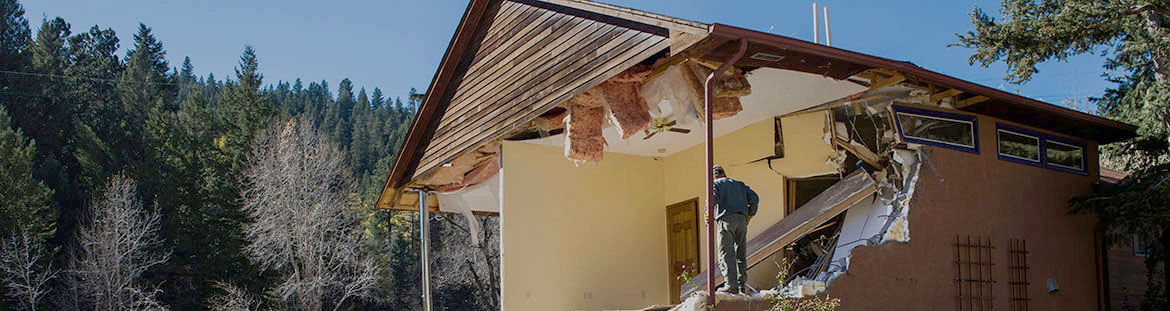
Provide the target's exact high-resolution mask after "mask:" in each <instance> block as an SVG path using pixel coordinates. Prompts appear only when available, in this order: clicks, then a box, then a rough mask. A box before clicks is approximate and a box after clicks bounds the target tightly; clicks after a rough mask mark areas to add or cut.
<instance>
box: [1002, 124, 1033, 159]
mask: <svg viewBox="0 0 1170 311" xmlns="http://www.w3.org/2000/svg"><path fill="white" fill-rule="evenodd" d="M995 134H996V137H997V138H998V139H997V140H996V147H997V148H998V152H999V157H1000V159H1004V160H1015V161H1023V162H1026V163H1028V164H1040V163H1041V161H1040V137H1039V136H1036V135H1032V134H1031V133H1028V132H1026V131H1021V130H1017V129H1014V128H1006V127H1003V126H999V127H998V128H997V129H996V133H995Z"/></svg>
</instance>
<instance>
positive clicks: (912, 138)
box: [894, 106, 979, 153]
mask: <svg viewBox="0 0 1170 311" xmlns="http://www.w3.org/2000/svg"><path fill="white" fill-rule="evenodd" d="M894 114H895V115H896V117H895V118H894V120H895V121H896V122H895V123H897V126H898V134H899V135H901V136H902V140H904V141H907V142H911V143H918V144H923V145H933V146H939V147H946V148H951V149H957V150H962V151H966V152H970V153H979V144H978V141H979V137H978V134H976V133H977V132H978V127H977V126H978V125H977V124H976V120H975V116H969V115H962V114H955V113H947V112H941V111H933V110H923V109H915V108H909V107H902V106H894Z"/></svg>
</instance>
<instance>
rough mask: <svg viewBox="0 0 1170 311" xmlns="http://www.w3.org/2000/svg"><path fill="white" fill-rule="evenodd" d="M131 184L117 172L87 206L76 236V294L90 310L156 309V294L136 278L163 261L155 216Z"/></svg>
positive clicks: (134, 185)
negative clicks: (84, 300) (148, 210)
mask: <svg viewBox="0 0 1170 311" xmlns="http://www.w3.org/2000/svg"><path fill="white" fill-rule="evenodd" d="M136 189H137V185H136V184H135V183H134V181H132V180H130V179H129V178H127V177H125V176H123V175H121V174H119V175H115V176H114V177H112V178H110V182H109V183H108V184H107V185H106V190H105V193H104V194H103V195H102V196H101V197H99V198H97V199H96V200H95V201H94V202H93V204H91V205H90V211H89V217H88V219H86V223H85V224H84V225H83V227H82V228H81V231H80V232H79V233H78V237H77V242H78V252H77V257H76V260H77V261H76V262H75V263H73V265H74V270H73V271H72V272H73V274H74V277H76V280H77V281H78V283H79V284H78V285H79V286H78V287H77V288H78V290H79V291H80V292H81V294H82V296H84V297H86V298H88V300H89V301H88V302H89V303H91V304H92V305H93V307H94V309H95V310H161V309H166V308H165V307H164V306H162V305H161V303H159V302H158V300H157V299H155V296H156V295H157V294H158V290H157V289H155V288H148V287H147V286H146V285H144V284H142V274H143V273H145V272H146V271H147V270H148V269H150V268H151V267H154V266H156V265H159V264H162V263H165V262H166V261H167V259H168V257H169V255H167V254H160V253H157V252H155V251H153V248H154V247H156V246H157V245H159V243H160V241H159V239H158V226H159V218H160V216H159V214H158V213H157V212H149V213H148V212H146V211H145V210H144V209H143V207H142V202H141V200H139V199H138V197H137V194H136V191H137V190H136Z"/></svg>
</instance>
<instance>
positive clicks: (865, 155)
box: [833, 138, 885, 169]
mask: <svg viewBox="0 0 1170 311" xmlns="http://www.w3.org/2000/svg"><path fill="white" fill-rule="evenodd" d="M833 142H834V143H835V144H836V145H837V146H839V147H841V148H842V149H845V150H846V151H849V152H850V153H853V155H855V156H857V158H858V159H861V160H862V161H865V163H866V164H869V165H870V166H872V167H874V168H877V169H882V168H884V167H885V166H883V165H882V164H881V157H878V155H877V154H875V153H873V151H870V150H869V148H867V147H865V146H864V145H861V144H858V143H857V142H846V141H844V140H841V139H840V138H837V139H834V140H833Z"/></svg>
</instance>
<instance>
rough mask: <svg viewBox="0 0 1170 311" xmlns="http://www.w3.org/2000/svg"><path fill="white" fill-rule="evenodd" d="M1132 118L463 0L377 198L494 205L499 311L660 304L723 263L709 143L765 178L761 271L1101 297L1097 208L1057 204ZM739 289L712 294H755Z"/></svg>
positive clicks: (959, 295)
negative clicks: (717, 248) (711, 196)
mask: <svg viewBox="0 0 1170 311" xmlns="http://www.w3.org/2000/svg"><path fill="white" fill-rule="evenodd" d="M709 77H713V78H712V79H710V80H709V79H708V78H709ZM708 105H709V106H710V107H708ZM708 124H709V125H711V127H706V126H705V125H708ZM708 129H710V130H711V132H708V131H707V130H708ZM1134 131H1135V127H1134V126H1131V125H1128V124H1123V123H1119V122H1115V121H1111V120H1107V119H1104V118H1100V117H1096V116H1093V115H1089V114H1085V113H1081V112H1077V111H1073V110H1069V109H1065V108H1061V107H1057V106H1054V105H1050V104H1047V103H1043V102H1039V101H1036V100H1033V99H1029V98H1025V97H1021V96H1017V95H1013V94H1009V93H1006V92H1003V91H999V90H995V89H991V88H988V87H984V86H980V85H977V84H974V83H971V82H967V81H963V80H960V79H956V78H953V77H950V76H946V75H943V74H940V73H936V72H933V71H929V70H927V69H924V68H921V67H918V66H915V65H913V64H911V63H908V62H901V61H894V60H889V59H885V58H881V57H876V56H871V55H866V54H862V53H857V52H852V51H847V50H842V49H838V48H833V47H829V46H825V45H821V44H816V43H812V42H807V41H802V40H798V39H793V38H789V37H784V36H778V35H773V34H769V33H763V32H757V31H752V30H747V29H742V28H736V27H733V26H728V25H724V24H703V23H699V22H694V21H687V20H681V19H677V18H672V17H668V16H662V15H657V14H653V13H648V12H642V11H637V10H633V9H627V8H621V7H615V6H610V5H606V4H601V3H596V2H590V1H582V0H547V1H540V0H507V1H500V0H472V1H471V3H470V4H469V6H468V8H467V11H466V12H465V13H464V15H463V19H462V21H461V22H460V24H459V26H458V28H457V29H456V32H455V35H454V37H453V38H452V40H451V43H450V46H449V47H448V49H447V51H446V54H445V55H444V57H443V60H442V62H441V64H440V67H439V69H438V71H437V72H436V74H435V77H434V79H433V81H432V82H431V85H430V88H429V89H428V90H427V93H426V97H425V99H424V100H423V103H422V105H421V107H420V108H419V113H418V115H417V116H416V119H415V120H414V124H413V126H412V127H411V130H410V132H409V134H408V137H407V138H406V141H405V143H404V146H403V148H402V149H401V151H400V153H399V156H398V158H397V162H396V163H395V164H394V167H393V171H392V172H391V174H390V176H389V178H388V179H387V180H386V185H385V188H384V190H383V192H382V194H381V196H380V198H379V200H378V202H377V205H378V207H379V208H385V209H399V210H413V211H420V210H421V211H425V212H428V213H429V212H439V213H450V214H462V215H467V216H470V215H491V216H495V217H499V218H500V244H501V245H500V250H501V256H500V258H501V259H500V260H501V265H500V266H501V269H500V270H501V271H500V276H501V277H500V283H501V284H500V288H501V290H502V292H501V298H502V307H503V308H504V309H506V310H603V309H604V310H611V309H639V308H643V307H646V306H653V305H659V306H665V307H662V308H663V309H666V308H669V307H670V306H672V305H675V304H679V303H680V302H682V301H683V300H685V299H687V298H688V297H702V296H703V294H702V293H703V292H704V291H706V290H708V288H710V286H713V285H716V284H719V283H720V282H722V277H721V276H719V275H718V273H714V274H710V273H709V269H708V268H709V267H711V266H710V260H709V258H713V255H711V252H712V248H713V244H712V243H708V239H707V238H708V232H711V231H708V230H707V228H708V227H707V225H706V220H705V217H704V215H705V213H706V212H705V207H706V206H707V202H706V200H705V198H706V194H707V191H706V189H705V187H707V186H706V185H707V182H708V178H709V177H708V176H707V174H709V172H710V164H712V163H714V164H720V165H722V166H723V167H725V168H726V170H727V172H728V175H729V176H732V177H734V178H736V179H738V180H742V181H744V182H745V183H747V184H749V185H751V187H752V188H753V189H755V190H756V192H757V193H758V194H759V196H760V206H759V213H758V214H757V215H756V216H755V217H754V219H753V220H752V222H751V224H750V226H749V228H748V240H749V241H748V261H749V262H748V263H747V264H748V266H749V267H750V268H749V277H750V279H749V281H748V284H749V285H750V286H751V287H753V288H755V289H756V290H759V291H762V292H766V293H771V294H772V295H783V296H785V297H800V296H808V295H825V294H827V295H829V296H832V297H836V298H840V299H841V300H842V303H843V304H842V306H841V308H842V309H844V310H862V309H919V308H922V306H931V308H933V309H955V310H971V309H979V310H985V309H1003V310H1007V309H1011V310H1027V309H1029V308H1034V309H1037V310H1050V309H1052V310H1056V309H1058V310H1089V309H1106V307H1105V306H1107V304H1108V298H1107V292H1108V288H1107V285H1106V284H1108V283H1107V282H1106V281H1105V280H1106V276H1105V275H1104V274H1105V272H1104V271H1105V270H1104V269H1103V268H1102V267H1103V259H1102V258H1103V257H1102V256H1103V251H1102V250H1103V248H1102V247H1101V240H1100V236H1099V235H1098V226H1097V223H1096V220H1095V219H1094V218H1093V217H1092V216H1089V215H1068V214H1067V208H1066V202H1067V201H1068V200H1069V199H1070V198H1073V197H1075V196H1078V195H1082V194H1086V193H1088V192H1089V191H1090V190H1091V188H1092V187H1093V185H1094V184H1095V183H1096V182H1097V181H1098V178H1099V171H1100V169H1099V167H1098V161H1097V146H1098V145H1099V144H1105V143H1110V142H1116V141H1120V140H1125V139H1129V138H1131V137H1133V136H1134ZM708 133H710V134H708ZM472 223H475V222H472ZM473 230H477V229H475V228H473ZM473 236H474V235H473ZM782 262H789V263H791V267H790V269H789V271H787V272H788V273H786V274H787V275H790V276H791V277H790V278H788V279H785V280H779V281H778V280H777V279H776V276H777V275H778V274H779V273H780V272H781V271H779V269H780V266H781V265H780V263H782ZM712 275H714V278H712V277H711V276H712ZM739 298H742V299H731V300H727V301H724V302H721V303H720V305H719V308H720V309H753V310H762V309H765V308H766V300H767V299H766V297H765V298H761V297H756V298H752V297H739ZM681 307H683V306H681V305H680V306H678V307H676V308H681Z"/></svg>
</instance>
